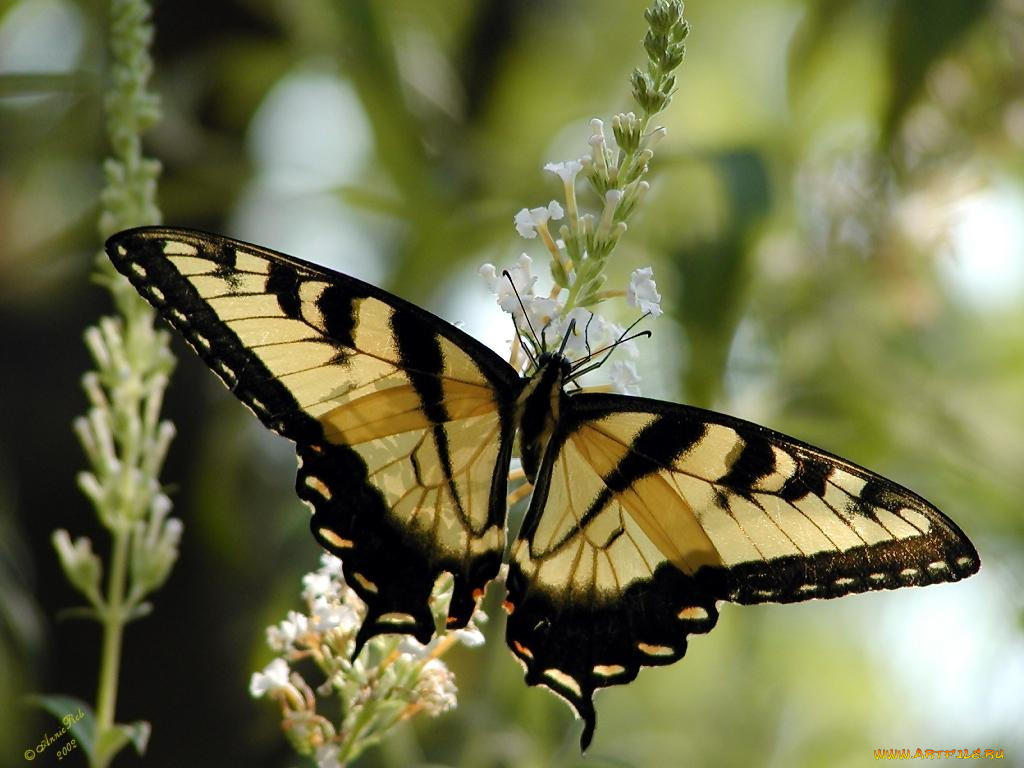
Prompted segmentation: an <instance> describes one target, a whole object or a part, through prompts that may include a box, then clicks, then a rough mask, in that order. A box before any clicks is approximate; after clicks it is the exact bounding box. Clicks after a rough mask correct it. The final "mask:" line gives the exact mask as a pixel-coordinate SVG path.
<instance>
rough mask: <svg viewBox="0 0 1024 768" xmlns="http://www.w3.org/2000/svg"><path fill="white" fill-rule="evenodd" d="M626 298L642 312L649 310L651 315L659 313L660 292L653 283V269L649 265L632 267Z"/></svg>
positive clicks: (655, 315) (656, 315)
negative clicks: (637, 267) (638, 267)
mask: <svg viewBox="0 0 1024 768" xmlns="http://www.w3.org/2000/svg"><path fill="white" fill-rule="evenodd" d="M626 300H627V301H628V302H629V305H630V306H631V307H639V308H640V310H641V311H643V312H650V313H651V317H658V316H659V315H661V305H660V303H659V302H660V301H661V294H660V293H658V286H657V285H655V284H654V270H653V269H651V268H650V267H644V268H643V269H634V270H633V274H631V275H630V276H629V288H628V289H627V291H626Z"/></svg>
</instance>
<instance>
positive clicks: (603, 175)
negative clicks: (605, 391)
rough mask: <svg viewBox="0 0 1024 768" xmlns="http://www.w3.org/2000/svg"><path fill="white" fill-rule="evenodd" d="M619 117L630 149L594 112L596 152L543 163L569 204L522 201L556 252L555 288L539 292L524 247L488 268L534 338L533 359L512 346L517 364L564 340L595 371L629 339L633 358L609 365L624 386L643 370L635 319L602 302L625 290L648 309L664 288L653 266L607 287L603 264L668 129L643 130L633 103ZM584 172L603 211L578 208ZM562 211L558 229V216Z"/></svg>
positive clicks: (509, 308)
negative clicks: (613, 141)
mask: <svg viewBox="0 0 1024 768" xmlns="http://www.w3.org/2000/svg"><path fill="white" fill-rule="evenodd" d="M613 125H614V127H615V135H616V138H617V139H619V138H627V139H628V141H629V144H630V147H629V148H628V150H627V148H624V147H621V146H620V147H618V148H612V147H611V146H610V145H609V142H608V139H607V137H606V136H605V133H604V123H603V122H602V121H600V120H597V119H596V118H595V119H594V120H592V121H591V136H590V139H589V145H590V151H591V154H590V155H588V156H586V157H583V158H580V159H579V160H569V161H567V162H564V163H548V164H547V165H545V166H544V169H545V170H547V171H550V172H551V173H553V174H555V175H556V176H558V178H559V179H561V181H562V187H563V192H564V196H565V206H564V207H563V206H562V204H561V203H559V202H558V201H557V200H552V201H551V202H549V203H548V204H547V205H545V206H540V207H537V208H523V209H522V210H521V211H519V212H518V213H517V214H516V215H515V217H514V223H515V228H516V231H517V232H518V233H519V235H520V236H521V237H523V238H525V239H527V240H536V239H538V238H539V239H540V240H541V241H542V242H543V243H544V246H545V248H546V249H547V251H548V253H549V255H550V257H551V261H550V270H551V276H552V278H553V281H554V285H553V287H552V288H551V290H550V291H548V292H547V293H546V294H538V292H537V276H536V275H535V274H534V273H533V268H532V267H533V261H532V259H531V258H530V257H529V256H528V255H527V254H525V253H524V254H522V255H521V256H520V257H519V260H518V262H517V263H516V264H515V265H514V266H512V267H510V268H509V269H507V270H503V271H499V270H498V269H497V268H496V267H495V266H494V265H493V264H484V265H483V266H482V267H481V268H480V274H481V276H482V277H483V278H484V279H485V280H486V281H487V284H488V287H489V288H490V290H491V292H492V293H494V294H495V296H497V299H498V305H499V306H500V307H501V308H502V310H504V311H505V312H508V313H509V314H511V315H512V316H513V318H514V321H515V326H516V331H517V334H518V337H519V338H520V339H521V340H522V343H523V345H524V346H525V347H526V350H525V351H526V357H527V358H529V359H528V360H525V361H524V360H522V359H521V357H520V356H519V355H518V353H517V352H518V348H517V347H516V346H514V347H513V358H512V362H513V365H516V366H517V368H519V369H520V370H522V371H524V372H526V373H529V372H530V371H529V365H530V363H532V362H535V361H536V357H537V355H538V354H540V353H542V352H544V351H550V350H553V349H562V351H563V353H564V354H565V355H566V357H568V358H569V360H570V361H572V362H573V363H577V364H579V370H580V371H581V372H587V371H590V370H594V369H596V368H597V367H599V365H600V364H601V363H603V362H604V357H605V355H606V354H608V353H610V352H612V351H615V350H617V349H621V350H622V352H624V353H625V355H626V356H627V357H628V358H630V359H626V360H622V359H618V360H614V361H612V362H611V364H610V365H609V366H608V369H607V370H606V375H607V379H608V385H610V387H611V389H613V390H614V391H616V392H619V393H622V394H636V393H637V392H638V384H639V381H640V377H639V376H638V375H637V372H636V367H635V365H634V363H633V360H634V359H635V358H636V356H637V350H636V347H635V345H634V344H633V343H632V338H631V337H630V336H629V335H628V334H629V330H631V328H632V326H631V327H630V329H625V328H623V327H622V326H620V325H618V324H616V323H614V322H612V321H610V320H607V319H605V318H603V317H601V316H600V315H598V314H596V313H595V312H594V311H593V308H594V307H596V305H597V304H599V303H601V302H603V301H605V300H606V299H609V298H612V297H616V296H623V297H625V298H626V300H627V302H628V303H629V305H630V306H631V307H635V308H636V309H639V310H640V312H641V313H642V314H643V315H644V316H650V317H658V316H659V315H661V305H660V303H659V302H660V301H661V296H660V295H659V293H658V288H657V286H656V285H655V283H654V272H653V270H652V269H651V267H644V268H642V269H636V270H633V273H632V275H631V276H630V279H629V285H628V286H627V287H626V288H625V289H623V290H609V289H607V288H606V287H605V280H606V276H605V275H604V267H605V264H606V262H607V259H608V256H609V255H610V254H611V252H612V251H613V250H614V248H615V245H616V243H617V242H618V240H619V238H620V237H621V236H622V235H623V234H624V233H625V231H626V220H627V219H628V218H629V216H630V215H631V214H632V212H633V211H634V210H635V209H636V206H637V204H638V203H639V201H640V200H641V198H642V197H643V195H644V194H645V193H646V191H647V188H648V185H647V182H646V181H644V180H643V179H642V178H641V177H642V175H643V174H644V173H645V172H646V168H647V162H648V161H649V160H650V158H651V157H652V155H653V153H652V151H651V146H652V145H653V143H654V141H656V140H657V139H658V138H660V137H661V135H662V134H663V133H664V131H662V130H661V129H658V130H655V131H653V132H652V133H651V134H649V135H648V136H647V137H645V138H643V139H642V137H641V133H642V125H641V123H640V121H638V120H637V118H636V116H635V115H633V114H632V113H629V114H626V115H617V116H616V118H615V121H613ZM630 137H631V138H630ZM581 173H583V174H584V175H585V177H586V179H587V181H588V182H589V183H590V186H591V187H592V188H593V189H594V191H595V192H597V194H598V196H599V199H600V202H601V204H602V207H601V211H600V214H599V215H597V216H595V215H593V214H589V213H587V214H581V213H580V210H579V208H578V205H577V200H576V181H577V177H578V176H579V175H580V174H581ZM563 219H564V220H565V223H564V224H561V225H559V227H558V231H557V234H558V237H557V238H556V237H555V236H554V235H553V234H552V226H553V222H560V221H562V220H563ZM506 272H507V276H506V274H505V273H506ZM588 363H593V365H588ZM581 375H582V374H581Z"/></svg>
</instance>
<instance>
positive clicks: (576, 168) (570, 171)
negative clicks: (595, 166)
mask: <svg viewBox="0 0 1024 768" xmlns="http://www.w3.org/2000/svg"><path fill="white" fill-rule="evenodd" d="M544 170H545V171H551V172H552V173H554V174H557V175H558V177H559V178H561V179H562V183H563V184H565V185H566V186H567V187H568V186H569V185H571V184H574V183H575V182H576V175H577V174H578V173H579V172H580V171H582V170H583V164H582V163H581V162H580V161H579V160H568V161H566V162H564V163H548V164H547V165H545V166H544ZM555 218H558V217H557V216H556V217H555Z"/></svg>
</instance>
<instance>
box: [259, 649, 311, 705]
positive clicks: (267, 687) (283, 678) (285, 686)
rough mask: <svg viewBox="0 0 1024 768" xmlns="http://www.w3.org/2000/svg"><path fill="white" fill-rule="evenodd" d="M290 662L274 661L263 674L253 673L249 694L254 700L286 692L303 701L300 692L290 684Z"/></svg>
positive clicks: (266, 667)
mask: <svg viewBox="0 0 1024 768" xmlns="http://www.w3.org/2000/svg"><path fill="white" fill-rule="evenodd" d="M289 672H291V670H290V669H289V668H288V662H286V661H285V660H284V659H274V660H273V661H272V662H270V663H269V664H267V666H265V667H264V668H263V671H262V672H253V673H252V677H251V678H250V679H249V693H250V694H251V695H252V697H253V698H254V699H258V698H260V697H261V696H263V695H264V694H267V693H271V694H273V693H276V692H278V691H284V692H285V693H288V692H294V693H295V696H296V698H298V699H301V698H302V697H301V696H299V692H298V690H297V689H296V688H295V686H293V685H292V684H291V682H289V680H288V674H289Z"/></svg>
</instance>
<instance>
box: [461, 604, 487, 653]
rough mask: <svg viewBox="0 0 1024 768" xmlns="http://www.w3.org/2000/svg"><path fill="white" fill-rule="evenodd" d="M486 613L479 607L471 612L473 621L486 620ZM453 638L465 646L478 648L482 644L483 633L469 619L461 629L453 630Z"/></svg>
mask: <svg viewBox="0 0 1024 768" xmlns="http://www.w3.org/2000/svg"><path fill="white" fill-rule="evenodd" d="M486 618H487V615H486V614H485V613H484V612H483V611H481V610H480V609H479V608H478V609H477V610H476V612H475V613H474V614H473V621H482V620H486ZM455 638H456V639H457V640H458V641H459V642H460V643H462V644H463V645H464V646H466V647H467V648H479V647H480V646H481V645H483V644H484V640H485V638H484V633H483V632H481V631H480V630H479V629H477V627H476V625H475V624H473V622H472V621H471V622H470V623H469V624H467V625H466V626H465V627H463V628H462V629H456V630H455Z"/></svg>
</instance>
